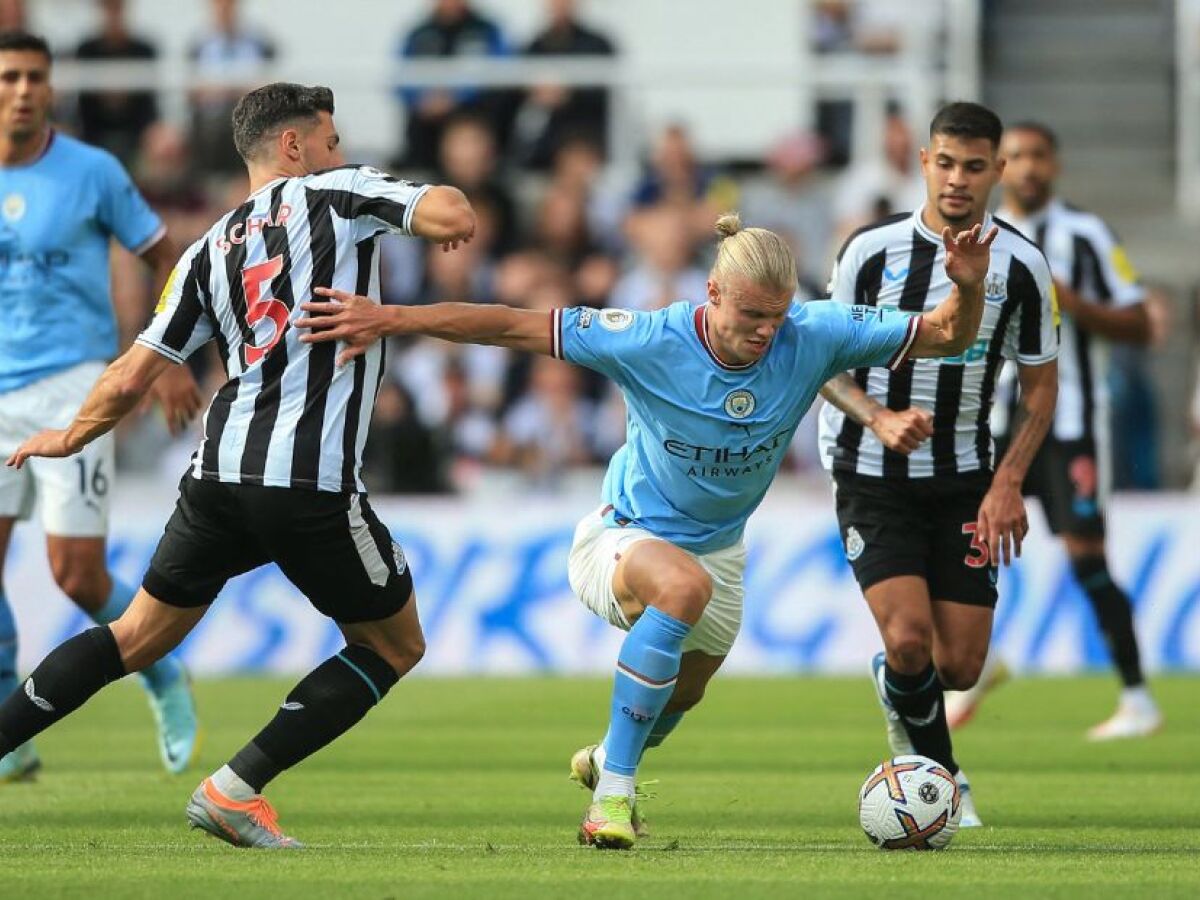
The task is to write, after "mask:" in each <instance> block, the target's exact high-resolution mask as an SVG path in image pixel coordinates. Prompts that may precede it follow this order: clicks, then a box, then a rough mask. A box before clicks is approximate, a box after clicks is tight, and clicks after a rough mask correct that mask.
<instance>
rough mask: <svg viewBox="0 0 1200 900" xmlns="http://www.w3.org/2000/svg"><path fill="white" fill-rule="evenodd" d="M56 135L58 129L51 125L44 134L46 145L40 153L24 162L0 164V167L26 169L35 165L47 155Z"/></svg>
mask: <svg viewBox="0 0 1200 900" xmlns="http://www.w3.org/2000/svg"><path fill="white" fill-rule="evenodd" d="M57 136H58V130H57V129H55V128H53V127H51V128H50V130H49V134H47V135H46V146H44V147H43V148H42V152H41V153H39V154H38V155H37V156H35V157H34V158H33V159H30V160H27V161H26V162H23V163H17V164H16V165H14V166H0V169H28V168H29V167H30V166H36V165H37V164H38V163H40V162H41V161H42V160H43V159H45V158H46V157H47V156H48V155H49V153H50V148H51V147H53V146H54V139H55V138H56V137H57Z"/></svg>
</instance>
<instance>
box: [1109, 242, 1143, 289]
mask: <svg viewBox="0 0 1200 900" xmlns="http://www.w3.org/2000/svg"><path fill="white" fill-rule="evenodd" d="M1108 261H1109V262H1110V263H1112V267H1113V270H1114V271H1115V272H1116V273H1117V276H1118V277H1119V278H1120V279H1121V280H1122V281H1124V282H1125V283H1126V284H1136V283H1137V280H1138V273H1137V269H1135V268H1134V267H1133V263H1131V262H1130V261H1129V255H1128V254H1127V253H1126V252H1125V248H1124V247H1122V246H1121V245H1120V244H1114V245H1113V248H1112V252H1111V253H1110V254H1109V256H1108Z"/></svg>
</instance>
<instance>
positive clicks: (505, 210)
mask: <svg viewBox="0 0 1200 900" xmlns="http://www.w3.org/2000/svg"><path fill="white" fill-rule="evenodd" d="M499 162H500V160H499V154H498V150H497V147H496V137H495V134H494V132H493V131H492V129H491V128H490V127H489V126H488V124H487V123H486V121H485V120H484V119H482V118H480V117H479V116H475V115H461V116H457V117H455V118H454V119H452V120H450V121H449V122H448V123H447V124H446V127H445V129H444V130H443V132H442V139H441V145H440V148H439V153H438V173H439V174H438V180H439V181H442V182H444V183H446V184H452V185H454V186H455V187H456V188H458V189H459V190H461V191H462V192H463V193H464V194H466V195H467V198H468V199H469V200H470V201H471V205H472V206H479V205H483V206H487V207H489V208H490V209H491V212H492V218H493V219H494V223H495V228H494V229H493V232H494V237H493V241H492V245H491V250H492V251H493V252H494V254H496V255H502V254H504V253H507V252H508V251H509V250H511V249H513V248H514V247H515V246H516V244H517V237H518V235H517V205H516V203H515V202H514V200H513V198H512V194H511V193H509V189H508V187H507V186H506V185H505V183H504V180H503V179H501V178H500V177H499ZM476 243H478V241H476ZM451 255H453V254H451Z"/></svg>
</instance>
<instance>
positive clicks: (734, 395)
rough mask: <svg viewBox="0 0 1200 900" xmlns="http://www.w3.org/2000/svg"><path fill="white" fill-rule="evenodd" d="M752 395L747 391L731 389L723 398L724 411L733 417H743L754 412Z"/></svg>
mask: <svg viewBox="0 0 1200 900" xmlns="http://www.w3.org/2000/svg"><path fill="white" fill-rule="evenodd" d="M754 406H755V400H754V395H753V394H752V393H750V392H749V391H743V390H737V391H731V392H730V394H729V396H728V397H726V398H725V412H727V413H729V415H730V416H732V417H733V418H735V419H744V418H746V416H748V415H750V413H752V412H754Z"/></svg>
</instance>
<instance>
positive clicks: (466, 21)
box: [397, 0, 508, 169]
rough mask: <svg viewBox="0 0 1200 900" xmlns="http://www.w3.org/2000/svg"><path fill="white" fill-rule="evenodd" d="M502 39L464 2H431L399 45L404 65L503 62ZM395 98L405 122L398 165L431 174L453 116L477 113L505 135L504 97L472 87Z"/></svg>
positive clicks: (413, 91) (414, 91) (402, 91)
mask: <svg viewBox="0 0 1200 900" xmlns="http://www.w3.org/2000/svg"><path fill="white" fill-rule="evenodd" d="M507 53H508V48H507V46H506V44H505V41H504V36H503V34H502V33H501V31H500V28H499V26H497V25H496V24H495V23H494V22H492V21H491V20H490V19H486V18H484V17H483V16H482V15H480V14H479V13H478V12H476V11H475V10H474V9H472V8H471V6H470V4H469V3H467V2H466V0H434V3H433V10H432V11H431V12H430V14H429V15H428V16H427V17H426V18H424V19H422V20H421V21H420V22H418V23H417V25H416V26H415V27H413V29H412V30H411V31H409V32H408V33H407V34H406V35H405V36H404V38H403V40H402V41H401V43H400V48H399V56H400V57H401V58H403V59H422V58H430V57H433V58H439V57H440V58H445V57H454V56H505V55H507ZM397 92H398V94H399V95H400V97H401V99H402V100H403V102H404V106H405V112H406V114H407V121H406V124H405V146H404V153H403V154H402V156H401V158H400V161H399V164H400V165H401V166H402V167H403V166H412V167H416V168H421V169H432V168H433V167H434V166H435V165H436V163H437V156H438V146H439V145H440V144H441V137H442V131H443V130H444V129H445V127H446V125H447V123H449V121H450V120H451V118H452V117H453V116H454V115H455V114H456V113H462V112H475V113H477V114H479V115H481V116H484V117H486V119H487V120H488V121H489V124H490V125H491V126H492V128H493V131H494V133H497V134H500V133H502V132H503V131H504V130H505V126H506V124H507V123H506V119H507V118H508V110H507V109H506V105H507V101H506V95H505V93H504V92H497V91H481V90H479V89H478V88H476V87H459V88H420V89H418V88H405V87H402V86H401V87H399V88H398V89H397Z"/></svg>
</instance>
